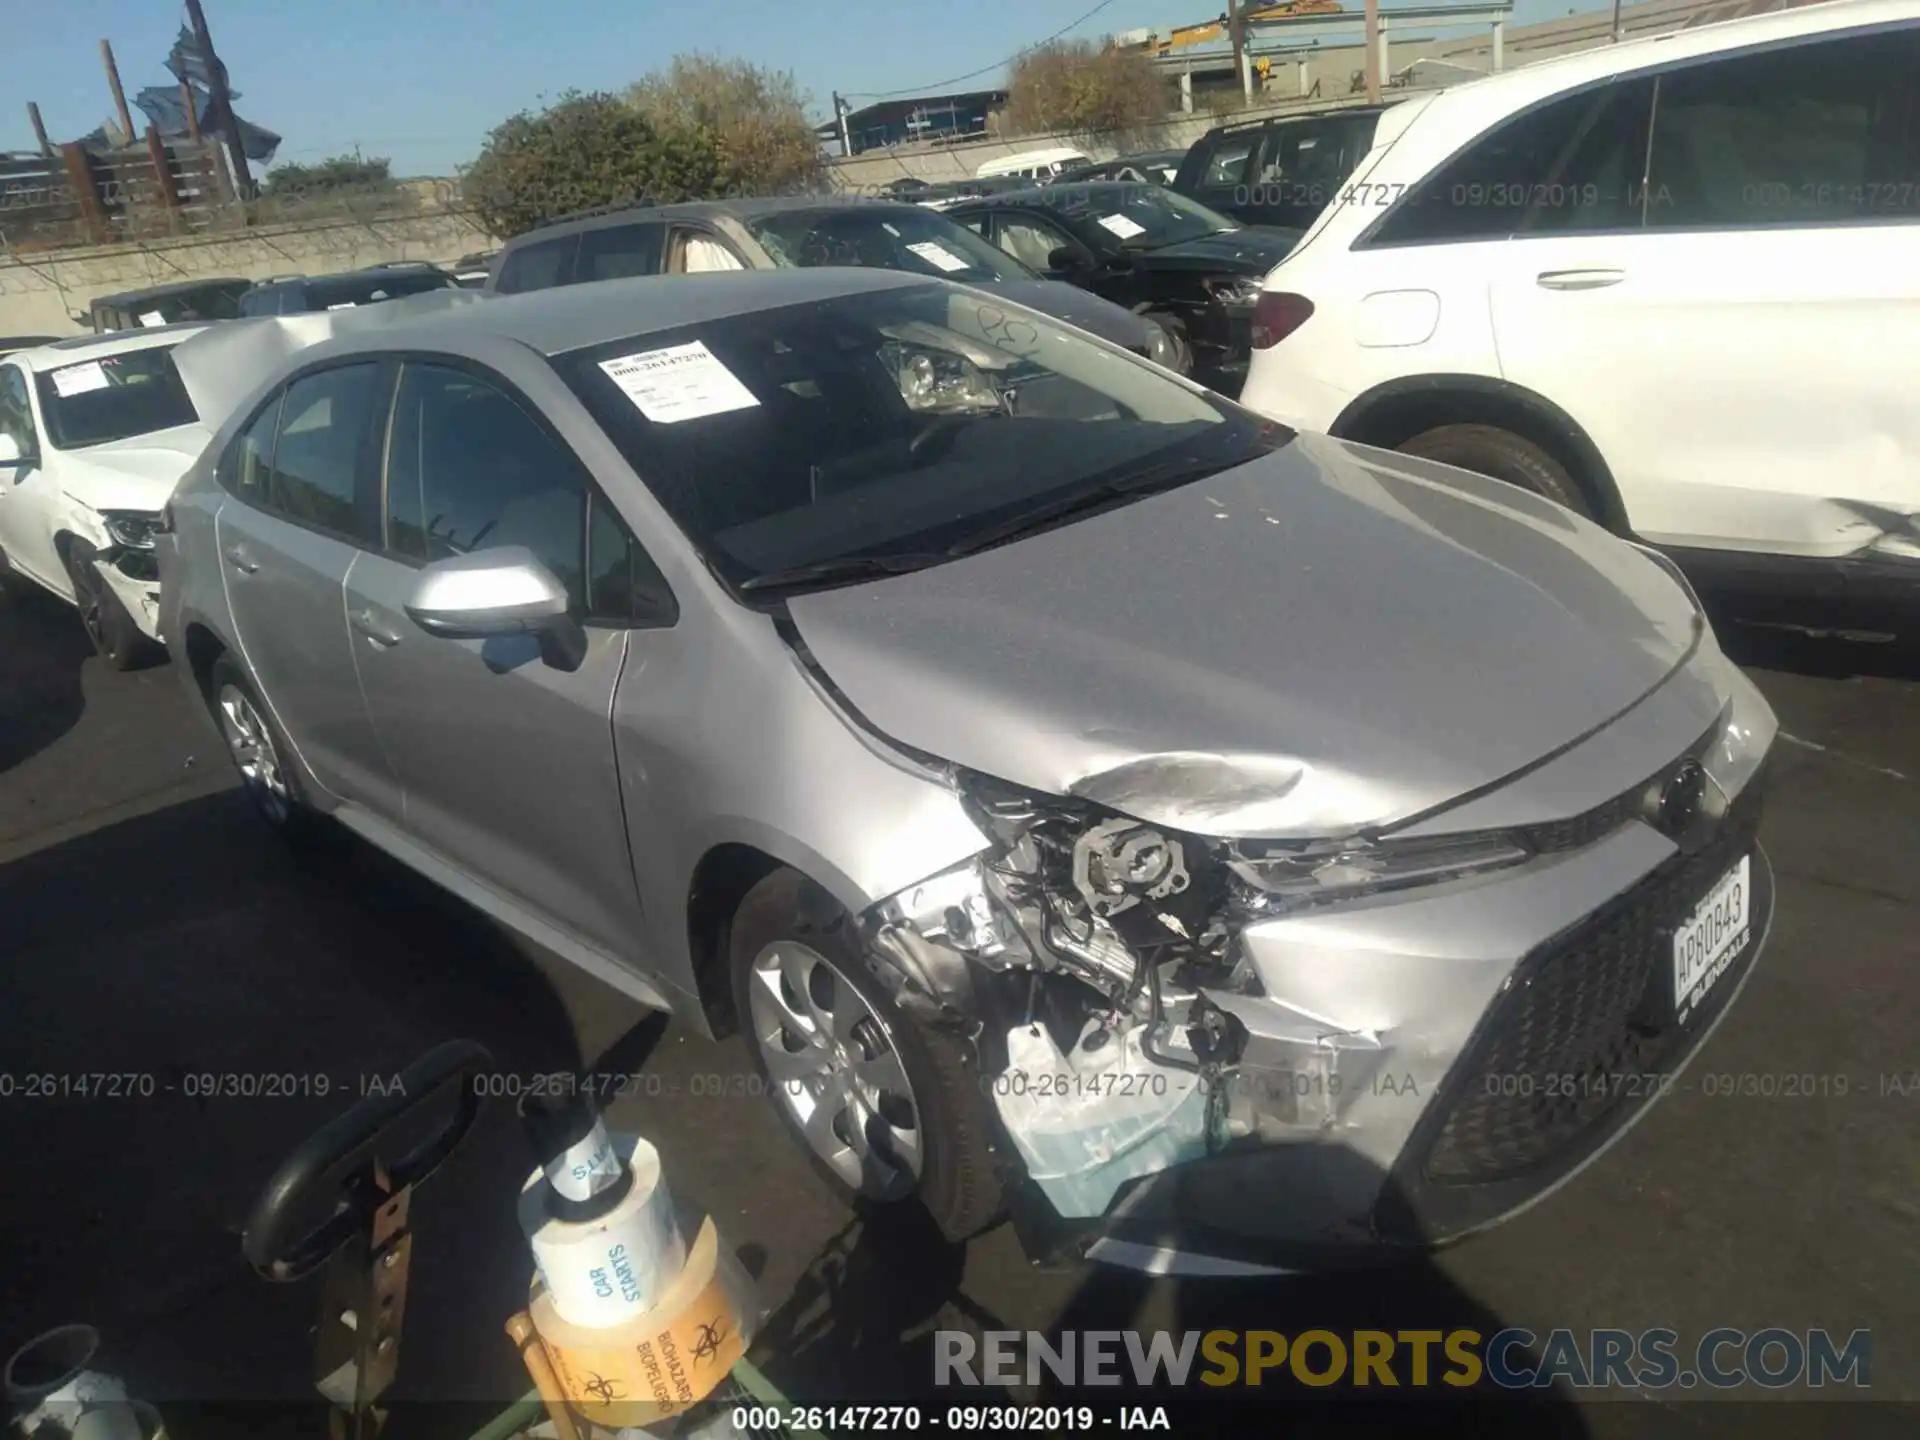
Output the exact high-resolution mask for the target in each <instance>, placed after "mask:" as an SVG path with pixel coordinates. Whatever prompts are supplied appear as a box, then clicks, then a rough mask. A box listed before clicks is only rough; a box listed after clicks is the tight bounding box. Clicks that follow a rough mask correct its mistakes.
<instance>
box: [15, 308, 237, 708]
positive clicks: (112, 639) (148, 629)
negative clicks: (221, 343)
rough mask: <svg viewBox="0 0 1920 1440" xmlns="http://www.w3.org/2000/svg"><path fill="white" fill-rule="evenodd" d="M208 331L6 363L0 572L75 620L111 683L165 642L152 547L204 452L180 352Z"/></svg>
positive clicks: (79, 345) (179, 331)
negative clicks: (67, 607)
mask: <svg viewBox="0 0 1920 1440" xmlns="http://www.w3.org/2000/svg"><path fill="white" fill-rule="evenodd" d="M205 328H206V326H204V325H170V326H165V327H161V328H156V329H152V330H140V331H129V332H124V333H116V334H112V335H84V336H76V337H74V338H72V339H68V340H61V341H57V342H55V343H54V344H51V345H43V346H40V347H39V348H37V349H32V350H22V351H17V352H15V353H14V354H11V355H8V356H6V357H5V358H4V359H0V571H10V572H12V573H13V574H16V575H20V576H23V577H25V578H26V579H28V580H32V581H34V582H35V583H36V584H38V585H40V586H42V587H44V588H45V589H47V590H50V591H52V592H53V593H54V594H55V595H58V596H59V597H60V598H61V599H63V600H68V601H71V602H72V603H73V604H74V605H75V606H77V607H78V609H79V611H80V616H81V619H82V620H83V621H84V622H85V624H86V628H87V635H88V638H89V639H91V640H92V641H93V644H94V648H95V649H96V650H98V651H99V652H100V655H101V656H102V658H104V659H105V660H106V661H107V663H108V664H109V665H111V666H113V667H114V668H115V669H119V670H125V669H129V668H131V667H133V666H135V665H137V664H139V663H140V662H141V661H142V660H144V659H146V658H147V657H148V656H150V655H152V654H154V653H156V651H155V648H154V642H157V641H159V640H160V639H161V638H162V637H161V635H160V631H159V620H158V617H159V602H160V575H159V571H158V570H157V569H156V568H155V565H154V557H153V537H154V533H155V531H156V529H157V528H158V526H159V523H160V512H161V509H162V507H164V506H165V505H166V503H167V497H168V496H170V495H171V494H172V493H173V487H174V485H175V483H176V482H177V481H178V480H179V478H180V476H181V475H182V474H184V473H185V472H186V469H187V467H188V466H189V465H191V464H192V463H193V462H194V460H195V458H196V457H197V456H198V455H199V454H200V451H201V450H202V449H203V448H204V447H205V445H206V443H207V430H206V429H205V427H204V426H202V425H201V423H200V416H199V414H198V412H197V411H196V410H195V409H194V404H193V401H192V399H191V398H190V397H189V396H188V394H187V391H186V387H185V386H184V385H182V384H181V381H180V375H179V372H178V371H176V370H175V369H174V365H173V359H172V355H171V352H172V350H173V348H174V347H175V346H176V345H178V344H179V343H180V342H181V341H183V340H185V339H186V338H187V337H188V336H190V335H193V334H197V333H198V332H199V331H201V330H204V329H205Z"/></svg>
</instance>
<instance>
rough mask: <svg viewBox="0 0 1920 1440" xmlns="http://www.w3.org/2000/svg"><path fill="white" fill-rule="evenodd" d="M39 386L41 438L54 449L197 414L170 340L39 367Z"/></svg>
mask: <svg viewBox="0 0 1920 1440" xmlns="http://www.w3.org/2000/svg"><path fill="white" fill-rule="evenodd" d="M39 389H40V413H41V415H42V416H43V417H44V418H45V420H46V425H47V438H48V440H50V441H51V442H52V443H53V446H54V448H56V449H59V450H80V449H84V448H85V447H87V446H89V445H104V444H106V443H107V442H109V441H111V440H126V439H130V438H131V437H133V436H135V435H149V434H152V433H153V432H154V431H156V430H171V429H172V428H173V427H174V426H176V425H192V424H196V423H197V422H198V421H199V419H200V416H199V414H198V413H197V412H196V411H195V410H194V408H193V401H192V400H191V399H189V398H188V396H187V387H186V386H185V385H184V384H182V383H181V380H180V372H179V371H178V370H176V369H174V366H173V346H171V345H155V346H152V347H150V348H148V349H145V350H130V351H126V352H124V353H122V354H119V355H107V356H103V357H101V358H100V359H97V360H82V361H79V362H78V363H76V364H73V365H62V366H60V367H59V368H58V369H56V370H43V371H41V372H40V376H39Z"/></svg>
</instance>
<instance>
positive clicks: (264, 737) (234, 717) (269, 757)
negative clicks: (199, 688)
mask: <svg viewBox="0 0 1920 1440" xmlns="http://www.w3.org/2000/svg"><path fill="white" fill-rule="evenodd" d="M219 711H220V730H221V733H222V734H224V735H225V736H226V739H227V749H228V750H229V751H230V752H231V753H232V755H233V763H234V764H235V765H236V766H237V767H238V768H239V770H240V779H241V782H242V783H243V784H244V785H245V786H246V788H247V793H248V794H249V795H251V796H252V797H253V802H254V804H256V805H258V806H259V807H260V812H261V813H262V814H263V815H265V816H266V817H267V819H268V820H270V821H272V822H273V823H274V824H275V825H284V824H285V823H286V822H287V818H288V817H289V816H290V815H291V814H292V813H293V796H292V794H291V793H290V792H289V791H288V789H287V778H286V774H285V772H284V771H283V770H282V769H281V766H280V754H279V752H278V751H277V750H275V749H274V746H273V734H272V732H271V731H269V730H268V729H267V724H266V721H264V720H262V719H261V718H260V712H259V711H258V710H256V709H254V707H253V701H252V699H251V698H250V697H249V696H248V695H247V693H246V692H245V691H244V690H242V689H240V687H239V686H237V685H223V686H221V687H220V697H219Z"/></svg>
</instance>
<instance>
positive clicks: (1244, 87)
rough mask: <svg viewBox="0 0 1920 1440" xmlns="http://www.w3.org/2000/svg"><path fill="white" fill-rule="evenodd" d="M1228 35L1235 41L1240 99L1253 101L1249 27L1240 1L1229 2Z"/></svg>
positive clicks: (1236, 71)
mask: <svg viewBox="0 0 1920 1440" xmlns="http://www.w3.org/2000/svg"><path fill="white" fill-rule="evenodd" d="M1227 35H1228V37H1229V38H1230V39H1232V41H1233V75H1234V78H1235V79H1236V80H1238V81H1239V82H1240V98H1241V99H1242V100H1252V99H1253V75H1252V72H1250V71H1249V70H1248V69H1247V27H1246V21H1245V14H1244V12H1243V11H1242V9H1241V7H1240V0H1227Z"/></svg>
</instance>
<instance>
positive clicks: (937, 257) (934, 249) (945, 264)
mask: <svg viewBox="0 0 1920 1440" xmlns="http://www.w3.org/2000/svg"><path fill="white" fill-rule="evenodd" d="M907 249H909V250H911V251H912V252H913V253H914V254H916V255H918V256H919V257H920V258H921V259H922V260H924V261H926V262H927V263H928V264H929V265H937V266H939V267H940V268H941V269H942V270H945V271H946V272H948V273H949V274H951V273H952V272H954V271H955V270H964V269H966V268H967V262H966V261H964V260H962V259H961V258H960V257H959V256H958V255H956V254H954V253H953V252H952V251H951V250H949V249H947V247H946V246H944V245H942V244H940V242H939V241H937V240H918V241H915V242H914V243H913V244H911V245H909V246H907Z"/></svg>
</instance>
